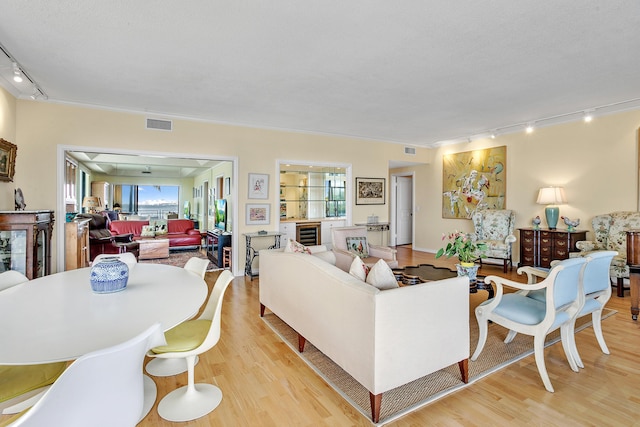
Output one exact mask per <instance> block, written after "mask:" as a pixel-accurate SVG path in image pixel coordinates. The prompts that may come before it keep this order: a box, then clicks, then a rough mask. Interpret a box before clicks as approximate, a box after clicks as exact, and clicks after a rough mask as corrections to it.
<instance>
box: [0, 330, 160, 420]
mask: <svg viewBox="0 0 640 427" xmlns="http://www.w3.org/2000/svg"><path fill="white" fill-rule="evenodd" d="M165 342H166V341H165V340H164V337H163V335H162V330H161V329H160V324H159V323H157V324H155V325H153V326H152V327H150V328H148V329H147V330H146V331H144V332H142V333H141V334H139V335H137V336H136V337H134V338H132V339H130V340H128V341H126V342H124V343H121V344H117V345H115V346H112V347H108V348H105V349H102V350H97V351H93V352H91V353H87V354H85V355H84V356H81V357H80V358H78V359H77V360H76V361H74V362H73V363H72V364H71V365H69V367H68V368H67V369H66V371H65V372H64V373H63V374H62V375H61V376H60V378H58V379H57V380H56V382H55V383H54V384H53V385H52V386H51V388H50V389H49V390H47V392H46V393H45V394H44V395H43V396H42V398H41V399H40V400H39V401H38V402H37V403H36V404H35V405H33V407H32V408H30V409H29V410H28V411H26V412H24V413H21V414H18V415H17V416H16V417H15V418H14V419H15V421H13V419H12V420H11V423H10V424H8V425H9V426H11V427H31V426H33V427H41V426H65V427H86V426H92V427H102V426H104V427H113V426H134V425H136V424H137V423H138V422H139V421H140V414H141V412H142V405H143V376H142V369H141V368H142V362H143V360H144V355H145V352H146V351H147V350H148V349H149V348H151V347H154V346H157V345H161V344H163V343H165Z"/></svg>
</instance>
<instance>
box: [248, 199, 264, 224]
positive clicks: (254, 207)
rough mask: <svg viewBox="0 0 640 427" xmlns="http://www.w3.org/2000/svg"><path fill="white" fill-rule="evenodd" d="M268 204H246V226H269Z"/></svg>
mask: <svg viewBox="0 0 640 427" xmlns="http://www.w3.org/2000/svg"><path fill="white" fill-rule="evenodd" d="M269 208H270V205H269V204H266V203H265V204H252V203H247V214H246V215H247V225H266V224H269Z"/></svg>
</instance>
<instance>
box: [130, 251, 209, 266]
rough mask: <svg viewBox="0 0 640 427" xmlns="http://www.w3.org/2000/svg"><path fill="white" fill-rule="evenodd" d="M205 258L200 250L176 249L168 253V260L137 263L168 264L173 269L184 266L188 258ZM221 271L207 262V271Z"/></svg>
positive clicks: (204, 254) (144, 260) (149, 260)
mask: <svg viewBox="0 0 640 427" xmlns="http://www.w3.org/2000/svg"><path fill="white" fill-rule="evenodd" d="M192 257H196V258H202V259H207V260H208V259H209V258H207V254H206V253H205V251H204V250H202V249H199V250H198V249H177V250H171V251H169V258H158V259H141V260H138V262H144V263H149V264H168V265H173V266H175V267H184V265H185V264H186V263H187V261H189V259H190V258H192ZM216 270H221V269H220V268H218V267H217V266H216V265H215V264H214V263H212V262H211V261H209V265H208V266H207V271H216Z"/></svg>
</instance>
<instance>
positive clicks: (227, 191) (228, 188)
mask: <svg viewBox="0 0 640 427" xmlns="http://www.w3.org/2000/svg"><path fill="white" fill-rule="evenodd" d="M224 194H225V195H226V196H228V195H230V194H231V178H230V177H226V178H225V179H224Z"/></svg>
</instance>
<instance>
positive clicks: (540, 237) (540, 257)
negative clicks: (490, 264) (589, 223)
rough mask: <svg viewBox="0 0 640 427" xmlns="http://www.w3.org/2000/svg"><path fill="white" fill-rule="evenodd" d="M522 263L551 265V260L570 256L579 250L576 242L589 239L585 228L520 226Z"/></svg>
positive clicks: (545, 266) (546, 266)
mask: <svg viewBox="0 0 640 427" xmlns="http://www.w3.org/2000/svg"><path fill="white" fill-rule="evenodd" d="M518 230H519V231H520V263H519V264H518V267H522V266H525V265H528V266H532V267H544V268H549V267H551V261H553V260H556V259H557V260H563V259H567V258H569V253H570V252H579V250H578V249H577V248H576V242H579V241H581V240H587V232H586V231H585V230H575V231H569V230H558V229H555V230H551V229H548V228H541V229H538V230H536V229H534V228H519V229H518Z"/></svg>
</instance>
